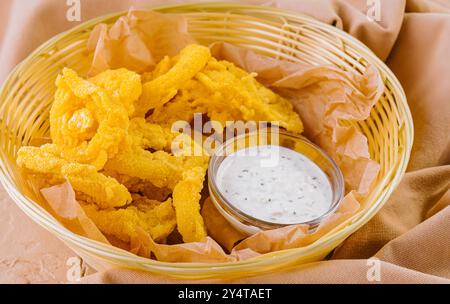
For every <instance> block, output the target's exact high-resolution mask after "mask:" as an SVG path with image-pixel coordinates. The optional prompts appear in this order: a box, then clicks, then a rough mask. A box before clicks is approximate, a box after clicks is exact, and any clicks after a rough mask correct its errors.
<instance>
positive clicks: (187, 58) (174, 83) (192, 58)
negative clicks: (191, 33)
mask: <svg viewBox="0 0 450 304" xmlns="http://www.w3.org/2000/svg"><path fill="white" fill-rule="evenodd" d="M210 58H211V53H210V51H209V49H208V48H207V47H204V46H200V45H197V44H191V45H188V46H187V47H185V48H184V49H183V50H182V51H181V52H180V54H179V55H178V60H177V61H176V63H175V65H174V66H173V67H172V68H171V69H170V70H169V71H167V73H164V74H162V75H161V76H159V77H156V78H155V79H153V80H151V81H149V82H147V83H144V85H143V92H142V96H141V98H140V99H139V104H138V107H137V111H136V112H135V115H134V116H140V117H143V116H144V115H145V113H147V112H148V111H149V110H151V109H154V108H156V107H159V106H162V105H164V104H165V103H166V102H168V101H169V100H170V99H172V98H173V97H174V96H175V95H176V94H177V92H178V90H179V89H180V88H181V87H182V86H183V85H184V84H185V83H186V82H187V81H189V80H190V79H192V78H193V77H194V76H195V75H196V74H197V73H198V72H199V71H200V70H201V69H203V67H204V66H205V65H206V63H207V62H208V60H209V59H210Z"/></svg>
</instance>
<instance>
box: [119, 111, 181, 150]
mask: <svg viewBox="0 0 450 304" xmlns="http://www.w3.org/2000/svg"><path fill="white" fill-rule="evenodd" d="M128 132H129V135H130V136H132V137H133V138H132V141H133V144H134V145H136V146H139V147H141V148H143V149H154V150H163V149H164V148H166V147H167V146H168V144H169V142H170V140H171V139H172V137H173V135H172V134H171V133H170V131H169V130H168V129H165V128H163V127H161V126H160V125H157V124H151V123H147V122H146V121H145V119H144V118H133V119H132V120H131V121H130V128H129V131H128Z"/></svg>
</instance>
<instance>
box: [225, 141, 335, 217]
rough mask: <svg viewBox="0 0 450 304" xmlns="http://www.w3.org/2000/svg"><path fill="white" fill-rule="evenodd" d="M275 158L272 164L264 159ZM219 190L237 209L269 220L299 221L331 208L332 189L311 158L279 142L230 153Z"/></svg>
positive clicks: (321, 213)
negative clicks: (279, 145)
mask: <svg viewBox="0 0 450 304" xmlns="http://www.w3.org/2000/svg"><path fill="white" fill-rule="evenodd" d="M268 158H270V159H271V160H275V161H274V162H273V163H272V164H271V165H268V164H267V163H264V162H263V161H262V160H263V159H265V160H267V159H268ZM217 183H218V188H219V191H220V192H221V193H222V195H224V197H225V198H226V199H227V200H228V201H229V202H230V204H233V205H234V206H235V207H236V208H237V209H239V210H241V211H243V212H244V213H246V214H248V215H250V216H252V217H254V218H257V219H260V220H264V221H268V222H273V223H278V224H295V223H302V222H307V221H310V220H313V219H315V218H318V217H320V216H321V215H323V214H324V213H325V212H327V211H328V210H329V208H330V205H331V200H332V191H331V185H330V182H329V181H328V178H327V176H326V174H325V173H324V172H323V171H322V170H321V169H320V168H319V167H318V166H317V165H316V164H315V163H314V162H313V161H311V160H310V159H309V158H307V157H306V156H304V155H303V154H300V153H298V152H296V151H294V150H291V149H287V148H284V147H278V146H256V147H250V148H246V149H242V150H239V151H237V152H235V153H233V154H231V155H229V156H227V157H226V158H225V159H224V160H223V162H222V163H221V165H220V167H219V170H218V172H217Z"/></svg>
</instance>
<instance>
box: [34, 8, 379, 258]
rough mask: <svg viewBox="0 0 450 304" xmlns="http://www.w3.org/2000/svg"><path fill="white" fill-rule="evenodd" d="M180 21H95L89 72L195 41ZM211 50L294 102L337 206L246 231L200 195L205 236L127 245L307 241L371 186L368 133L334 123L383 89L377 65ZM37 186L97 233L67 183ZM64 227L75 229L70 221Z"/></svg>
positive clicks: (362, 113) (201, 250)
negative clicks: (327, 165)
mask: <svg viewBox="0 0 450 304" xmlns="http://www.w3.org/2000/svg"><path fill="white" fill-rule="evenodd" d="M186 27H187V24H186V20H184V19H183V18H182V17H181V16H179V15H176V16H174V15H162V14H158V13H154V12H146V11H133V10H131V11H130V12H129V14H128V16H127V17H122V18H120V19H119V20H118V21H117V22H116V23H115V24H114V25H112V26H111V27H108V26H106V25H103V24H100V25H98V26H96V28H95V29H94V30H93V32H92V34H91V37H90V39H89V50H91V51H92V52H94V57H93V62H92V67H91V74H96V73H98V72H101V71H103V70H105V69H110V68H119V67H126V68H128V69H131V70H134V71H137V72H143V71H148V70H151V68H152V67H153V66H154V65H155V63H157V62H158V60H160V59H161V58H162V57H163V56H164V55H174V54H176V53H178V51H179V50H181V49H182V48H183V47H184V46H185V45H187V44H188V43H190V42H192V41H194V40H193V39H192V38H191V37H189V35H188V34H187V31H186ZM211 51H212V54H213V55H214V56H215V57H216V58H218V59H225V60H228V61H231V62H234V63H235V64H236V65H237V66H240V67H242V68H243V69H245V70H247V71H248V72H255V73H257V74H258V76H257V79H258V81H260V82H261V83H263V84H264V85H266V86H268V87H270V88H271V89H273V90H274V91H276V92H277V93H279V94H281V95H282V96H284V97H286V98H288V99H289V100H290V101H291V102H292V103H293V105H294V107H295V109H296V111H297V112H298V113H299V115H300V116H301V118H302V120H303V123H304V126H305V133H304V135H305V136H307V137H308V138H309V139H310V140H312V141H313V142H315V143H316V144H318V145H319V146H321V147H322V148H323V149H324V150H325V151H326V152H327V153H328V154H329V155H331V157H332V158H333V159H334V160H335V161H336V162H337V164H338V165H339V167H340V168H341V170H342V172H343V175H344V178H345V186H346V192H347V194H346V196H345V198H344V199H343V201H342V202H341V204H340V206H339V208H338V210H337V211H336V212H335V213H334V214H333V215H331V216H329V217H328V218H327V219H325V220H324V221H323V222H322V223H321V224H320V225H319V227H318V228H317V229H316V230H315V231H310V230H309V227H308V226H306V225H291V226H286V227H283V228H279V229H274V230H269V231H263V232H260V233H257V234H255V235H253V236H250V237H247V238H246V237H245V236H244V235H242V234H241V233H240V232H238V231H236V230H235V229H234V228H233V227H232V226H231V225H229V224H228V222H227V221H226V220H225V219H224V218H223V217H222V216H221V215H220V214H219V213H218V211H217V210H216V209H215V208H214V206H213V205H212V203H211V201H210V200H209V199H207V200H206V201H205V203H204V206H203V210H202V215H203V217H204V220H205V225H206V227H207V231H208V233H209V237H207V238H206V240H205V241H203V242H196V243H186V244H176V245H166V244H157V243H155V242H154V241H153V240H152V239H151V238H150V236H149V235H148V234H147V233H146V232H145V231H144V230H142V229H139V230H138V231H137V232H138V233H137V235H138V236H137V237H136V238H134V239H132V241H131V244H130V248H131V252H133V253H135V254H138V255H141V256H145V257H152V258H156V259H157V260H159V261H165V262H197V263H211V262H233V261H238V260H246V259H249V258H252V257H256V256H258V255H260V254H264V253H269V252H273V251H277V250H284V249H291V248H297V247H302V246H306V245H308V244H311V243H313V242H315V241H316V240H318V239H319V238H320V237H322V236H323V235H325V234H326V233H328V232H329V231H331V230H333V229H334V228H336V227H337V226H338V225H341V224H343V223H344V222H345V221H346V220H347V219H349V218H351V217H352V216H353V215H355V214H356V213H357V212H358V211H359V210H360V209H361V207H364V206H361V204H360V202H362V201H363V199H362V198H363V197H364V195H367V193H368V192H369V191H370V188H371V187H372V186H373V183H374V181H375V180H376V177H377V175H378V171H379V164H377V163H376V162H375V161H373V160H371V159H370V155H369V150H368V144H367V138H366V137H365V136H364V135H363V134H362V133H361V132H360V131H359V130H358V129H356V128H355V127H351V126H344V125H342V124H341V123H340V122H341V121H342V120H356V121H357V120H364V119H366V118H367V117H368V116H369V115H370V111H371V109H372V107H373V105H374V104H375V103H376V102H377V101H378V99H379V98H380V96H381V94H382V92H383V90H384V86H383V81H382V79H381V77H380V75H379V73H378V71H377V70H376V69H375V68H374V67H371V66H369V67H368V68H367V69H366V71H365V72H364V74H362V75H359V74H353V73H348V72H345V71H342V70H340V69H338V68H336V67H333V66H310V65H306V64H300V63H292V62H287V61H278V60H276V59H273V58H270V57H267V56H263V55H259V54H256V53H253V52H251V51H249V50H246V49H243V48H239V47H237V46H233V45H230V44H226V43H215V44H213V45H212V46H211ZM42 191H43V193H44V194H45V193H46V195H45V196H46V199H47V200H48V201H49V203H50V205H52V206H53V207H54V209H55V211H56V212H57V213H58V214H59V215H60V216H61V217H62V218H63V219H67V218H69V219H71V220H72V221H73V220H74V219H77V220H78V221H79V223H78V224H79V226H78V229H76V231H77V233H80V232H78V231H81V233H80V234H81V235H85V236H88V237H91V238H94V239H96V238H97V239H98V238H101V237H100V236H99V231H98V229H97V227H95V225H92V224H93V223H92V222H91V221H90V220H88V219H86V215H85V214H84V212H82V209H81V207H80V206H79V204H76V203H75V202H74V201H75V199H74V196H73V190H71V186H70V185H69V184H68V183H65V184H63V185H59V186H54V187H51V188H48V189H43V190H42ZM80 209H81V210H80ZM67 227H68V228H69V229H71V228H74V227H73V226H72V225H69V226H67ZM80 227H81V228H82V229H79V228H80ZM75 228H76V227H75ZM83 231H84V232H83ZM100 234H101V233H100ZM219 243H220V244H221V245H219ZM224 249H225V250H227V251H228V252H229V254H227V253H226V252H225V250H224Z"/></svg>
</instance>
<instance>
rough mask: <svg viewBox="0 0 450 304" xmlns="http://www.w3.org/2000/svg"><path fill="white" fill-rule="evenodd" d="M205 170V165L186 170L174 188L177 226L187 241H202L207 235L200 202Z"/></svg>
mask: <svg viewBox="0 0 450 304" xmlns="http://www.w3.org/2000/svg"><path fill="white" fill-rule="evenodd" d="M205 172H206V170H205V168H204V167H194V168H192V169H190V170H188V171H185V172H184V173H183V179H182V181H181V182H179V183H178V184H177V185H176V186H175V189H174V190H173V194H172V197H173V206H174V207H175V213H176V218H177V227H178V231H179V232H180V234H181V235H182V236H183V241H184V242H185V243H188V242H200V241H202V240H203V239H204V238H205V237H206V230H205V226H204V223H203V218H202V216H201V215H200V203H199V201H200V198H201V195H200V192H201V190H202V188H203V181H204V178H205Z"/></svg>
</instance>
